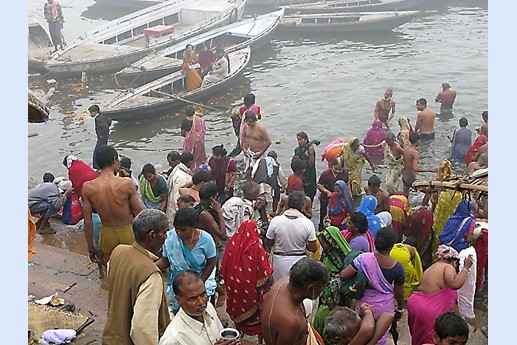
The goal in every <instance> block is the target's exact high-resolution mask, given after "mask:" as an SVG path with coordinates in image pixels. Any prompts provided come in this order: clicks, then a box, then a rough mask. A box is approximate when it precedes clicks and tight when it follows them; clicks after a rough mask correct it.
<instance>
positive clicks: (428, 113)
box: [415, 98, 436, 140]
mask: <svg viewBox="0 0 517 345" xmlns="http://www.w3.org/2000/svg"><path fill="white" fill-rule="evenodd" d="M416 108H417V110H418V115H417V116H416V124H415V132H418V133H420V135H421V136H422V139H424V140H425V139H434V119H435V118H436V115H435V113H434V111H433V110H432V109H431V108H428V107H427V100H426V99H425V98H420V99H419V100H418V101H416Z"/></svg>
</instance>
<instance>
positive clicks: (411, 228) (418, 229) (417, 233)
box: [405, 207, 434, 266]
mask: <svg viewBox="0 0 517 345" xmlns="http://www.w3.org/2000/svg"><path fill="white" fill-rule="evenodd" d="M433 223H434V216H433V212H432V211H431V210H428V209H427V208H425V207H420V208H419V209H418V210H417V211H416V212H414V213H413V214H412V215H411V217H410V218H409V225H408V227H407V228H406V233H405V235H406V236H407V237H411V236H412V237H414V238H416V249H417V251H418V254H420V258H421V259H422V263H424V266H426V265H431V263H432V260H433V259H432V244H433V242H432V241H433V240H432V236H431V234H432V231H433Z"/></svg>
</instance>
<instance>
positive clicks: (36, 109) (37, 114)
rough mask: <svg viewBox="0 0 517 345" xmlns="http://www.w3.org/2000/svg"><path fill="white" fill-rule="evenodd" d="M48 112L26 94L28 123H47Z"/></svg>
mask: <svg viewBox="0 0 517 345" xmlns="http://www.w3.org/2000/svg"><path fill="white" fill-rule="evenodd" d="M49 114H50V110H49V109H48V108H47V106H46V105H45V104H43V102H42V101H40V100H39V99H38V98H37V97H36V96H34V95H33V94H32V93H30V92H28V121H29V122H31V123H42V122H47V120H48V117H49Z"/></svg>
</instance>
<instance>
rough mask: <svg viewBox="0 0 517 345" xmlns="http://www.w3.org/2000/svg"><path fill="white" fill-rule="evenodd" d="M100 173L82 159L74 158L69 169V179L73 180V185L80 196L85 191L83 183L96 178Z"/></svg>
mask: <svg viewBox="0 0 517 345" xmlns="http://www.w3.org/2000/svg"><path fill="white" fill-rule="evenodd" d="M97 177H99V174H97V172H95V170H93V169H92V168H91V167H90V166H89V165H88V164H86V163H85V162H83V161H82V160H79V159H77V160H74V161H73V162H72V165H71V166H70V168H69V169H68V179H69V180H70V181H72V187H73V188H74V190H75V192H76V193H77V195H79V197H81V195H82V193H83V184H84V183H85V182H88V181H91V180H95V179H96V178H97Z"/></svg>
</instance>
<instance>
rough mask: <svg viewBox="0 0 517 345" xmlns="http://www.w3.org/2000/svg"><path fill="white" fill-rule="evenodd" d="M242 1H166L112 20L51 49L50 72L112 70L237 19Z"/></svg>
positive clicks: (54, 73) (241, 11)
mask: <svg viewBox="0 0 517 345" xmlns="http://www.w3.org/2000/svg"><path fill="white" fill-rule="evenodd" d="M245 3H246V0H171V1H167V2H164V3H160V4H157V5H154V6H150V7H147V8H145V9H142V10H140V11H136V12H134V13H131V14H129V15H127V16H124V17H121V18H119V19H116V20H113V21H111V22H109V23H107V24H105V25H102V26H101V27H98V28H97V29H95V30H92V31H90V32H88V33H86V36H85V37H84V38H82V39H79V40H77V41H76V42H75V43H73V44H72V45H69V46H67V47H66V48H65V49H64V50H59V51H58V52H56V53H53V54H52V55H51V57H50V59H49V60H48V61H47V63H46V68H47V70H48V72H50V74H52V75H53V76H79V75H81V73H82V72H85V73H86V74H99V73H106V72H116V71H119V70H121V69H122V68H124V67H126V66H128V65H129V64H131V63H133V62H135V61H137V60H139V59H141V58H142V57H144V56H145V55H147V54H148V53H149V52H150V51H152V50H157V49H162V48H164V47H167V46H170V45H172V44H175V43H177V42H179V41H181V40H184V39H186V38H188V37H192V36H195V35H198V34H200V33H202V32H205V31H207V30H210V29H212V28H214V27H217V26H220V25H224V24H226V23H230V22H235V21H237V20H238V19H239V18H240V17H241V16H242V14H243V12H244V6H245Z"/></svg>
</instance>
